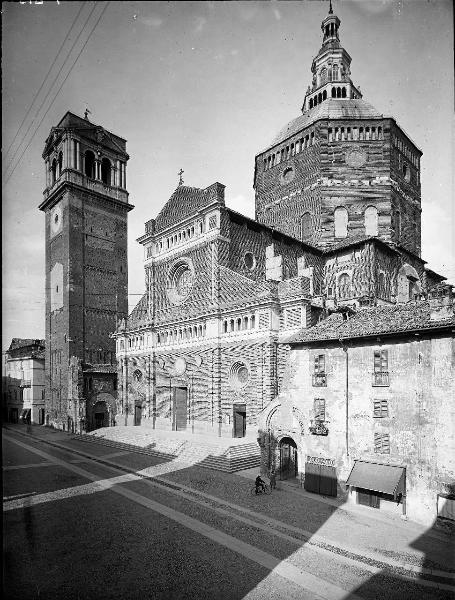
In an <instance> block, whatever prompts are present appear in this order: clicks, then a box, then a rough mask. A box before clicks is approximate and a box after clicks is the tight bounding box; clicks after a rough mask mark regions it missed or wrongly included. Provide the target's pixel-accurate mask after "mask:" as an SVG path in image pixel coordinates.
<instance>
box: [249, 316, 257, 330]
mask: <svg viewBox="0 0 455 600" xmlns="http://www.w3.org/2000/svg"><path fill="white" fill-rule="evenodd" d="M255 326H256V317H255V316H254V315H252V316H251V318H250V329H254V328H255Z"/></svg>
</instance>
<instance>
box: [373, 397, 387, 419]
mask: <svg viewBox="0 0 455 600" xmlns="http://www.w3.org/2000/svg"><path fill="white" fill-rule="evenodd" d="M388 416H389V406H388V401H387V400H374V401H373V417H388Z"/></svg>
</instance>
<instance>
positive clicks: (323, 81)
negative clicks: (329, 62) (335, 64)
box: [321, 67, 327, 83]
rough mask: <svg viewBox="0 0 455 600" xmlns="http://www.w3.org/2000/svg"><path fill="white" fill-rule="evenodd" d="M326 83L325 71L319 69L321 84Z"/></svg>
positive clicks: (324, 69)
mask: <svg viewBox="0 0 455 600" xmlns="http://www.w3.org/2000/svg"><path fill="white" fill-rule="evenodd" d="M326 81H327V69H326V68H325V67H324V68H323V69H321V82H322V83H325V82H326Z"/></svg>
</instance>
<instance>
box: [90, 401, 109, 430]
mask: <svg viewBox="0 0 455 600" xmlns="http://www.w3.org/2000/svg"><path fill="white" fill-rule="evenodd" d="M108 425H109V411H108V409H107V404H106V402H104V401H102V400H101V401H100V402H97V403H96V404H95V405H94V406H93V412H92V429H100V427H107V426H108Z"/></svg>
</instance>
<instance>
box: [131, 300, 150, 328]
mask: <svg viewBox="0 0 455 600" xmlns="http://www.w3.org/2000/svg"><path fill="white" fill-rule="evenodd" d="M146 318H147V292H145V293H144V295H143V296H142V298H141V299H140V300H139V302H138V303H137V304H136V306H135V307H134V308H133V310H132V311H131V313H130V314H129V315H128V325H134V323H139V322H140V321H143V320H144V319H146Z"/></svg>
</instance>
